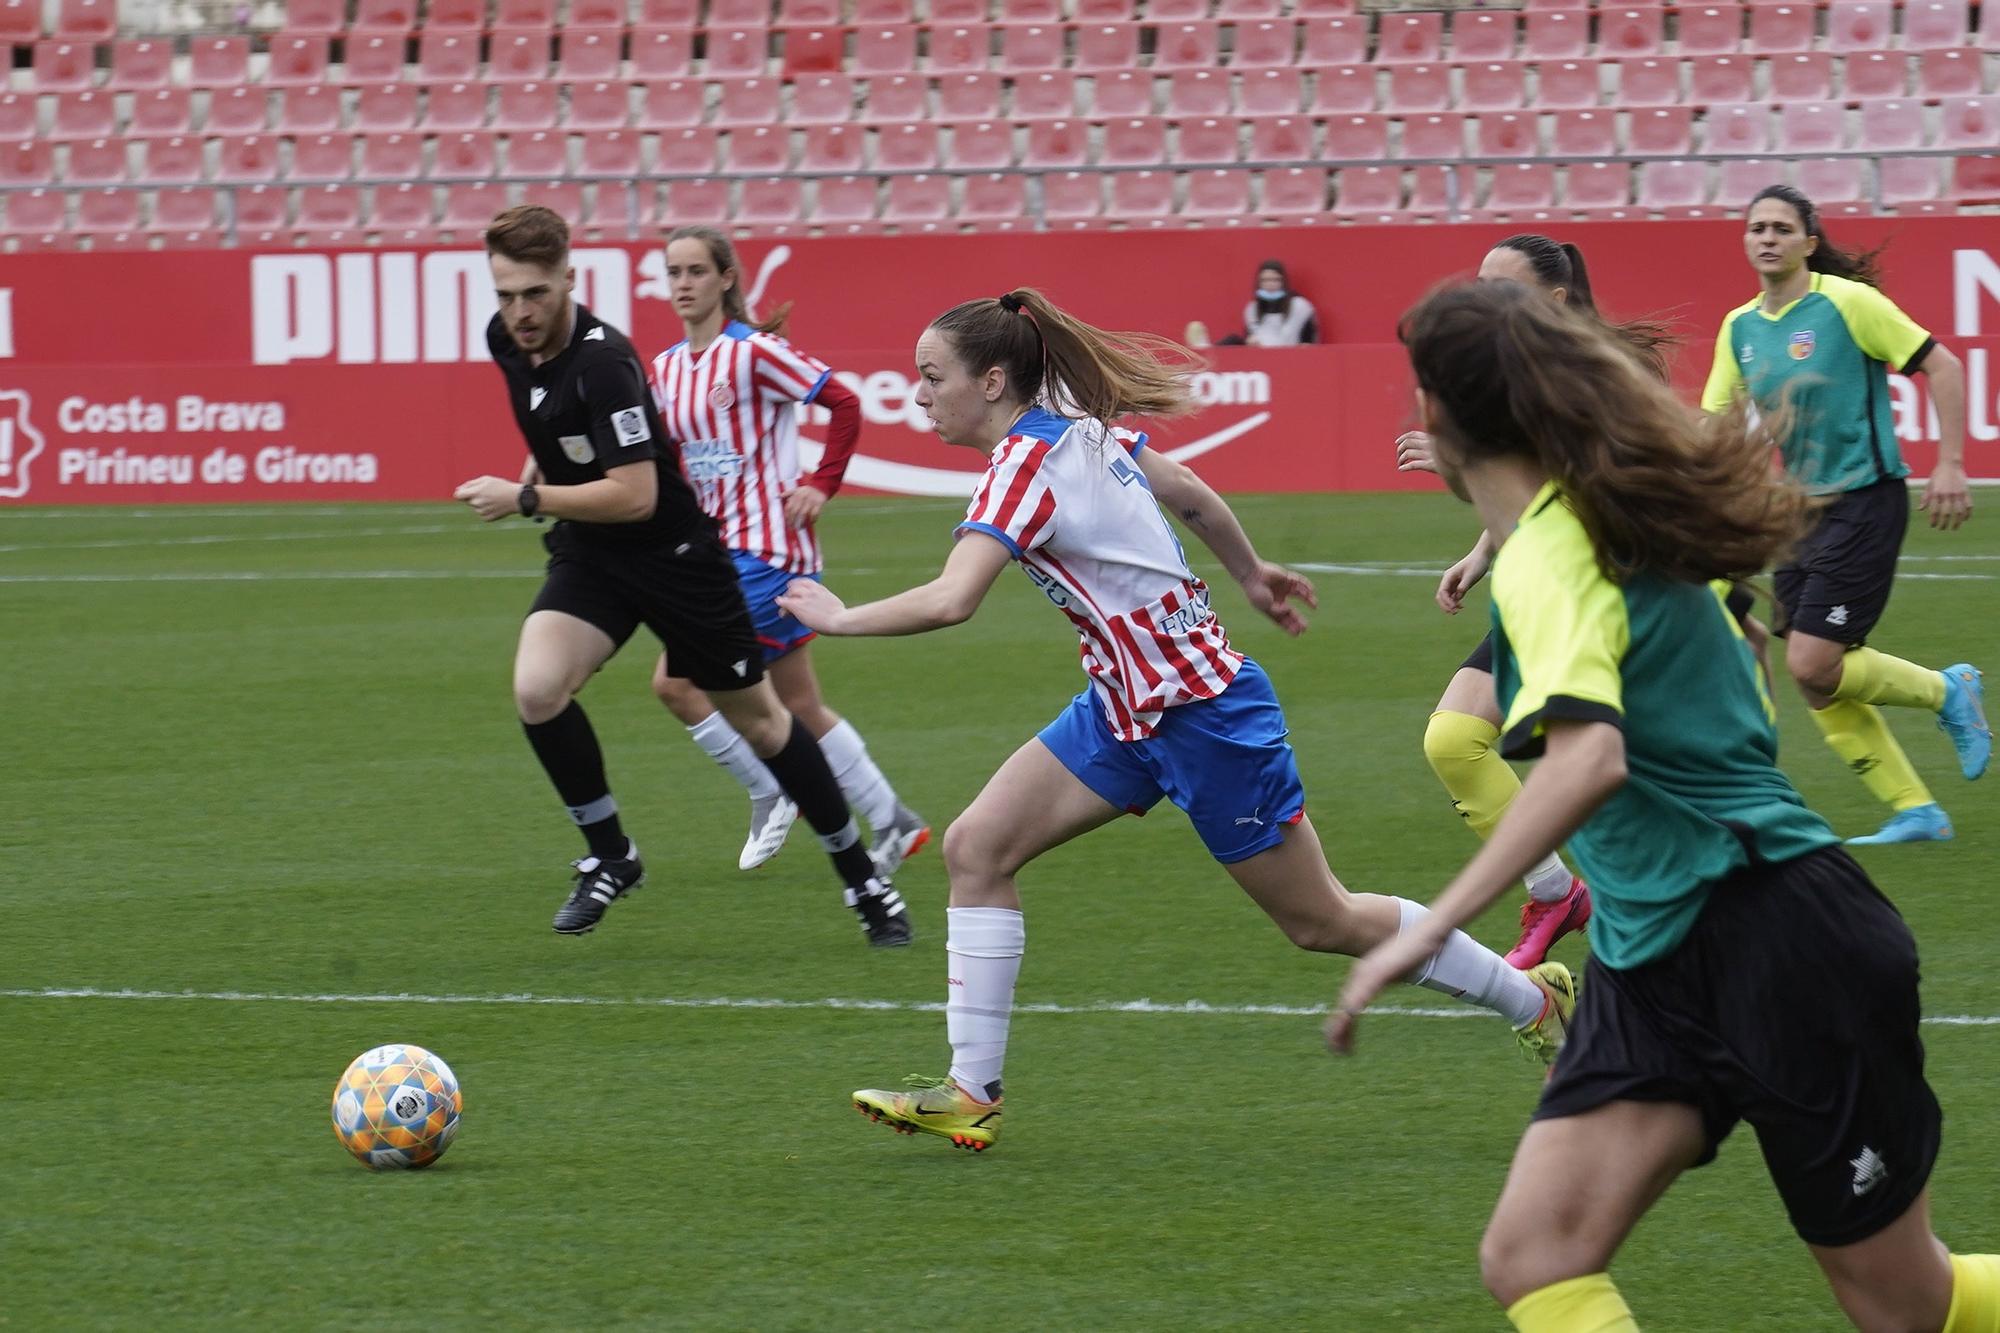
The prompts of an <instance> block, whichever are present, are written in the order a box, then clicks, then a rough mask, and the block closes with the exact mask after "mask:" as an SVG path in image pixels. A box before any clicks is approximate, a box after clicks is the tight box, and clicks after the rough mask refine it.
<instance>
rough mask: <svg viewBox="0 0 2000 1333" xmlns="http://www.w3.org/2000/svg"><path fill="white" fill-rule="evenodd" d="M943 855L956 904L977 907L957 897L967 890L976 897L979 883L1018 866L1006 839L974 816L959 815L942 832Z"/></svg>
mask: <svg viewBox="0 0 2000 1333" xmlns="http://www.w3.org/2000/svg"><path fill="white" fill-rule="evenodd" d="M943 855H944V869H945V873H946V874H947V875H949V876H950V877H951V888H952V904H953V906H956V907H968V906H978V904H977V903H976V902H961V901H959V900H960V899H961V898H962V897H964V896H965V895H966V894H968V893H970V894H972V895H974V896H975V897H976V896H977V895H978V892H979V886H980V885H982V884H984V883H986V882H988V881H990V880H997V879H1004V878H1006V877H1009V876H1011V875H1013V874H1014V872H1015V871H1017V870H1019V869H1020V868H1021V867H1020V865H1019V863H1018V862H1017V861H1016V859H1015V858H1013V857H1011V856H1010V855H1008V853H1007V850H1006V846H1005V840H1004V839H1003V838H1002V837H1000V836H999V833H998V831H997V830H996V829H994V828H992V827H991V826H990V825H988V824H987V823H986V822H985V821H982V820H981V819H980V818H979V817H978V816H976V815H960V816H959V817H958V818H957V819H954V820H952V821H951V826H950V827H949V828H947V829H945V831H944V847H943Z"/></svg>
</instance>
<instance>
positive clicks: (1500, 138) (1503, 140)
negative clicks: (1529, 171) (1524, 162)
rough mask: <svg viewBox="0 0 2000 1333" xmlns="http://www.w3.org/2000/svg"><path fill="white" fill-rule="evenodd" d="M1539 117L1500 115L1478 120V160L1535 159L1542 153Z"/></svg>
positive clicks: (1503, 113)
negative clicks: (1499, 158) (1479, 157)
mask: <svg viewBox="0 0 2000 1333" xmlns="http://www.w3.org/2000/svg"><path fill="white" fill-rule="evenodd" d="M1538 119H1539V118H1538V117H1536V116H1533V115H1525V116H1523V115H1515V114H1513V113H1512V112H1502V113H1500V114H1497V115H1485V116H1481V117H1479V120H1478V122H1477V128H1476V130H1475V139H1476V142H1477V146H1478V153H1479V156H1481V157H1535V156H1538V155H1539V154H1540V153H1541V151H1542V143H1541V133H1540V130H1539V128H1538V127H1537V123H1536V122H1537V120H1538Z"/></svg>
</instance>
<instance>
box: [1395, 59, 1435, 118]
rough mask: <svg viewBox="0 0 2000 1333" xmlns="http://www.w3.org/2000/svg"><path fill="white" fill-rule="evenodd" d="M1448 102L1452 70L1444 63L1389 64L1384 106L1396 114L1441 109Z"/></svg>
mask: <svg viewBox="0 0 2000 1333" xmlns="http://www.w3.org/2000/svg"><path fill="white" fill-rule="evenodd" d="M1450 105H1451V71H1450V70H1449V69H1448V68H1446V67H1445V66H1443V65H1392V66H1390V68H1389V97H1388V101H1387V102H1386V103H1385V104H1384V107H1383V109H1384V110H1386V111H1389V112H1391V113H1394V114H1396V115H1409V114H1412V113H1415V112H1421V111H1443V110H1445V109H1446V108H1447V107H1449V106H1450Z"/></svg>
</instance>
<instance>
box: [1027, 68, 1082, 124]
mask: <svg viewBox="0 0 2000 1333" xmlns="http://www.w3.org/2000/svg"><path fill="white" fill-rule="evenodd" d="M1075 114H1076V76H1075V75H1073V74H1071V73H1069V72H1068V71H1067V70H1065V71H1061V72H1056V71H1050V70H1044V71H1043V72H1042V73H1040V74H1030V75H1029V76H1028V77H1027V78H1025V79H1016V80H1015V81H1014V119H1015V120H1020V121H1029V120H1067V119H1068V118H1069V117H1071V116H1074V115H1075Z"/></svg>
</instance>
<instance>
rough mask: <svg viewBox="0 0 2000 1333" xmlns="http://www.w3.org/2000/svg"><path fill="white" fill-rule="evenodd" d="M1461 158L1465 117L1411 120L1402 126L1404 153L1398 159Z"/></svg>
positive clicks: (1435, 117) (1424, 117) (1462, 154)
mask: <svg viewBox="0 0 2000 1333" xmlns="http://www.w3.org/2000/svg"><path fill="white" fill-rule="evenodd" d="M1464 155H1465V117H1464V116H1460V115H1455V114H1454V115H1434V116H1411V117H1410V118H1409V119H1408V120H1405V121H1404V122H1403V151H1402V152H1401V153H1399V154H1398V156H1400V157H1446V158H1449V157H1463V156H1464Z"/></svg>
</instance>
